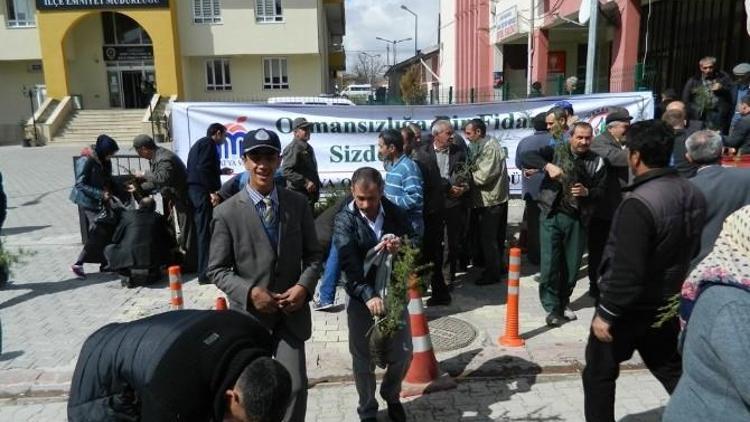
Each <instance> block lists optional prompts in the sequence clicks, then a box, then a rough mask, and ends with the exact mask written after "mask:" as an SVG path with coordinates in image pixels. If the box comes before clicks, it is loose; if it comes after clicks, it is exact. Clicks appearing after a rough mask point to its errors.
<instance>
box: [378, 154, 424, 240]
mask: <svg viewBox="0 0 750 422" xmlns="http://www.w3.org/2000/svg"><path fill="white" fill-rule="evenodd" d="M385 170H386V174H385V197H386V198H388V200H389V201H391V202H393V203H394V204H396V205H397V206H398V207H399V208H401V209H402V210H404V211H406V215H407V217H408V218H409V222H410V223H412V227H415V226H421V224H422V207H423V205H424V196H423V195H422V172H421V171H419V167H418V166H417V164H416V163H415V162H414V161H413V160H412V159H411V158H409V157H407V156H406V155H402V156H401V157H400V158H399V159H398V160H396V161H395V162H394V163H388V162H386V163H385Z"/></svg>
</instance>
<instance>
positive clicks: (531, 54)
mask: <svg viewBox="0 0 750 422" xmlns="http://www.w3.org/2000/svg"><path fill="white" fill-rule="evenodd" d="M530 3H531V7H530V9H529V40H528V51H527V55H528V63H527V65H526V69H527V72H528V75H527V78H526V96H527V97H528V96H529V95H531V84H533V83H534V76H533V75H532V70H533V69H534V14H535V12H536V10H535V9H536V0H530Z"/></svg>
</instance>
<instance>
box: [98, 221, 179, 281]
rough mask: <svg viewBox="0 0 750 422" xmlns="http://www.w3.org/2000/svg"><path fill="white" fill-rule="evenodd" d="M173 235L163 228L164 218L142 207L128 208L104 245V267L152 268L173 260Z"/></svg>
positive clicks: (118, 269) (117, 268) (165, 227)
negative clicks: (105, 261) (109, 243)
mask: <svg viewBox="0 0 750 422" xmlns="http://www.w3.org/2000/svg"><path fill="white" fill-rule="evenodd" d="M174 248H175V241H174V238H173V237H172V236H171V234H170V233H169V230H168V229H167V220H166V219H165V218H164V217H163V216H162V215H161V214H157V213H155V212H152V211H146V210H142V209H141V210H128V211H123V212H122V213H121V215H120V221H119V223H118V224H117V229H116V230H115V233H114V235H113V236H112V244H111V245H108V246H107V247H106V248H105V249H104V255H105V256H106V257H107V263H108V267H109V269H111V270H114V271H121V270H125V269H131V268H138V269H154V268H159V267H160V266H162V265H166V264H171V263H173V260H172V257H173V254H172V251H173V250H174Z"/></svg>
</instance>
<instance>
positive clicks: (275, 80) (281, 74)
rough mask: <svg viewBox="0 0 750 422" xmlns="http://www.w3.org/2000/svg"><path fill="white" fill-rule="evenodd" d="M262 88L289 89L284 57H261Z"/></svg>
mask: <svg viewBox="0 0 750 422" xmlns="http://www.w3.org/2000/svg"><path fill="white" fill-rule="evenodd" d="M263 89H289V74H288V73H287V71H286V59H279V58H272V59H263Z"/></svg>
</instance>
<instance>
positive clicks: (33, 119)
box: [22, 86, 39, 143]
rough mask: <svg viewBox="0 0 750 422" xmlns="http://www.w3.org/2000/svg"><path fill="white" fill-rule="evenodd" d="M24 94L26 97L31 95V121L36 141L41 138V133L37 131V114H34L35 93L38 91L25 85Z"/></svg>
mask: <svg viewBox="0 0 750 422" xmlns="http://www.w3.org/2000/svg"><path fill="white" fill-rule="evenodd" d="M22 90H23V94H24V96H25V97H29V107H30V108H31V123H32V125H33V126H34V143H36V142H37V141H38V140H39V134H38V133H37V129H36V116H35V115H34V93H35V91H36V89H35V88H33V87H32V88H26V87H25V86H24V87H23V88H22Z"/></svg>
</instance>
